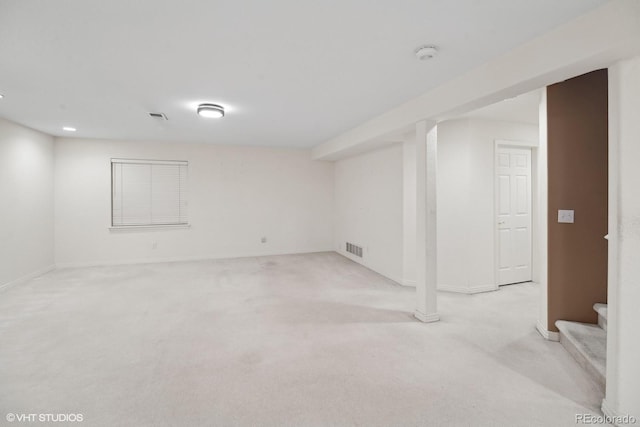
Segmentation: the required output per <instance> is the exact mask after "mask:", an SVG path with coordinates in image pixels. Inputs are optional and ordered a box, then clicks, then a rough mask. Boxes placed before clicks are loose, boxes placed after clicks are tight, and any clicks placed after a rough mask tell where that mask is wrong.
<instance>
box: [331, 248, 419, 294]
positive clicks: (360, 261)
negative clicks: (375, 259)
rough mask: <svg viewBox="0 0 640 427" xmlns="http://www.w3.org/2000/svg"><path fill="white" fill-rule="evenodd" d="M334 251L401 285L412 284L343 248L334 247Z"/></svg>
mask: <svg viewBox="0 0 640 427" xmlns="http://www.w3.org/2000/svg"><path fill="white" fill-rule="evenodd" d="M333 252H335V253H337V254H338V255H342V256H343V257H345V258H347V259H348V260H349V261H353V262H355V263H356V264H360V265H361V266H363V267H364V268H366V269H369V270H371V271H373V272H374V273H377V274H379V275H381V276H384V277H386V278H387V279H389V280H392V281H394V282H396V283H397V284H399V285H401V286H411V285H405V281H404V280H402V279H400V278H398V277H394V276H391V275H389V274H386V273H383V272H382V271H380V270H378V269H376V268H374V267H371V266H370V265H367V264H365V263H364V262H363V259H362V258H360V257H356V256H353V255H351V254H350V253H348V252H345V251H343V250H342V249H334V250H333ZM413 286H414V287H415V285H413Z"/></svg>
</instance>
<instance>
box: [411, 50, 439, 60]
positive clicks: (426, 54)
mask: <svg viewBox="0 0 640 427" xmlns="http://www.w3.org/2000/svg"><path fill="white" fill-rule="evenodd" d="M414 53H415V54H416V58H418V59H419V60H421V61H426V60H427V59H431V58H433V57H434V56H436V55H437V54H438V48H437V47H435V46H420V47H419V48H417V49H416V50H415V52H414Z"/></svg>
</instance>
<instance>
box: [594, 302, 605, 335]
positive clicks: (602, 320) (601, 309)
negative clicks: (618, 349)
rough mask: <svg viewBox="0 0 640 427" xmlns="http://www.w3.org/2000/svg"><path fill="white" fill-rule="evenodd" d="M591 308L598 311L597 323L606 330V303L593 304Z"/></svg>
mask: <svg viewBox="0 0 640 427" xmlns="http://www.w3.org/2000/svg"><path fill="white" fill-rule="evenodd" d="M593 309H594V310H595V311H596V313H598V325H599V326H600V327H601V328H602V329H604V330H605V331H606V330H607V312H608V310H607V304H600V303H597V304H593Z"/></svg>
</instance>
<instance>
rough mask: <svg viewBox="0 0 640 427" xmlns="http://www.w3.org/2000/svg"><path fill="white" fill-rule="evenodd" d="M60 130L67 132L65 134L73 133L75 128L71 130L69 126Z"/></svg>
mask: <svg viewBox="0 0 640 427" xmlns="http://www.w3.org/2000/svg"><path fill="white" fill-rule="evenodd" d="M62 130H64V131H67V132H75V131H76V128H73V127H71V126H65V127H63V128H62Z"/></svg>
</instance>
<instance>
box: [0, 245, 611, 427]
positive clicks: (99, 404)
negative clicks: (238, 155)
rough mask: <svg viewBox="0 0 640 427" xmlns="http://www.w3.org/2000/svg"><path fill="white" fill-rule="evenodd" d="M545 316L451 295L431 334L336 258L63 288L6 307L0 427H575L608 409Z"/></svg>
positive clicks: (214, 266) (409, 296)
mask: <svg viewBox="0 0 640 427" xmlns="http://www.w3.org/2000/svg"><path fill="white" fill-rule="evenodd" d="M537 303H538V291H537V289H536V286H535V285H531V284H523V285H514V286H510V287H505V288H502V289H501V290H500V291H498V292H493V293H487V294H478V295H473V296H468V295H458V294H451V293H441V294H439V306H440V310H439V311H440V314H441V316H442V321H441V322H439V323H433V324H422V323H420V322H418V321H416V320H415V319H414V318H413V317H412V311H413V307H414V290H413V289H411V288H406V287H401V286H398V285H396V284H394V283H393V282H391V281H389V280H387V279H385V278H383V277H381V276H379V275H377V274H375V273H373V272H371V271H369V270H367V269H365V268H363V267H361V266H359V265H357V264H355V263H353V262H351V261H349V260H347V259H345V258H343V257H341V256H339V255H337V254H335V253H318V254H308V255H288V256H275V257H263V258H244V259H231V260H218V261H202V262H185V263H167V264H147V265H135V266H117V267H96V268H84V269H73V270H58V271H54V272H51V273H49V274H47V275H45V276H44V277H41V278H39V279H35V280H32V281H30V282H28V283H26V284H23V285H19V286H15V287H11V288H8V289H4V290H2V291H0V340H1V341H0V424H1V423H2V422H4V418H5V414H6V413H8V412H12V413H17V414H21V413H26V414H29V413H36V414H39V413H44V414H47V413H81V414H83V419H84V421H83V422H82V423H76V425H86V426H110V427H113V426H205V425H207V426H209V425H220V426H233V425H240V426H259V425H266V426H321V425H332V426H342V425H346V426H348V425H360V426H545V427H548V426H574V425H575V414H577V413H592V414H597V413H599V412H598V407H599V406H600V399H601V398H602V396H601V395H600V394H599V391H598V389H597V387H596V386H595V384H593V383H592V382H591V381H590V380H589V379H588V378H587V377H586V374H585V373H584V372H583V371H582V368H580V367H579V366H578V365H577V363H576V362H575V361H574V360H573V359H572V358H571V356H570V355H569V354H568V353H567V352H566V351H565V350H564V349H563V348H562V347H561V346H560V344H558V343H551V342H547V341H544V340H543V339H542V338H541V337H540V336H539V335H538V333H537V332H536V331H535V330H534V325H535V320H536V312H537ZM18 424H19V423H16V422H14V423H13V424H12V425H18ZM34 425H35V424H34ZM38 425H42V424H41V423H40V424H38ZM58 425H60V424H58Z"/></svg>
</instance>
